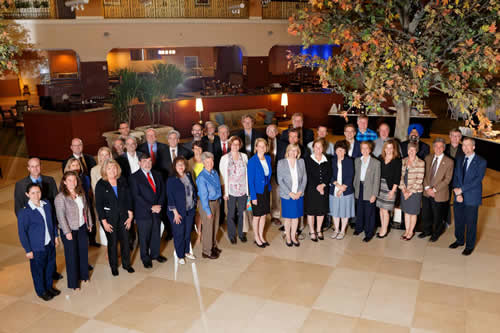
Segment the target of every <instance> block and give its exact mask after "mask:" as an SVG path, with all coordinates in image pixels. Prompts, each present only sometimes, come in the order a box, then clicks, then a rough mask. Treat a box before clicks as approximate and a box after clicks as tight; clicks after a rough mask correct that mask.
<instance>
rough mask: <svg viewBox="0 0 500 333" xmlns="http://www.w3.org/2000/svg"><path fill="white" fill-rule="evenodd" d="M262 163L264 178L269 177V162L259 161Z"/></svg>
mask: <svg viewBox="0 0 500 333" xmlns="http://www.w3.org/2000/svg"><path fill="white" fill-rule="evenodd" d="M259 161H260V164H262V169H264V176H268V175H269V166H268V165H267V161H266V159H263V160H261V159H259Z"/></svg>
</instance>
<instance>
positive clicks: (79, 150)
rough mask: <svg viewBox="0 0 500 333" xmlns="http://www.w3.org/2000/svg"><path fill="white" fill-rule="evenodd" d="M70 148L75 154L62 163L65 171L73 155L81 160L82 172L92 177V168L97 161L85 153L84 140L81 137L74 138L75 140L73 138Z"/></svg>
mask: <svg viewBox="0 0 500 333" xmlns="http://www.w3.org/2000/svg"><path fill="white" fill-rule="evenodd" d="M69 149H71V152H72V153H73V154H72V155H71V156H70V157H68V158H67V159H66V160H64V162H63V163H62V170H63V172H64V168H65V167H66V163H68V160H69V159H70V158H71V157H74V158H76V159H77V160H78V161H80V167H81V170H82V172H83V173H84V174H85V175H87V176H89V177H90V170H91V169H92V168H93V167H95V166H96V164H97V163H96V162H95V159H94V157H92V156H91V155H87V154H84V153H83V141H82V140H81V139H79V138H74V139H73V140H71V146H69Z"/></svg>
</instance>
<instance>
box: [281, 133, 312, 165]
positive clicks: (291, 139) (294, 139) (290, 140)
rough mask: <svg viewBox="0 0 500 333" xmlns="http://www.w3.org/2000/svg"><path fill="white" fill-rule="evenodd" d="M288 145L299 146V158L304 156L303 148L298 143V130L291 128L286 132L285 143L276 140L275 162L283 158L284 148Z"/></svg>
mask: <svg viewBox="0 0 500 333" xmlns="http://www.w3.org/2000/svg"><path fill="white" fill-rule="evenodd" d="M290 144H296V145H299V148H300V156H301V157H302V156H304V154H305V151H304V146H302V145H301V144H300V142H299V129H297V128H291V129H289V130H288V136H287V141H284V140H278V150H277V155H276V161H279V160H281V159H283V158H285V153H286V147H288V145H290ZM276 163H277V162H276Z"/></svg>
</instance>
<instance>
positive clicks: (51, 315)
mask: <svg viewBox="0 0 500 333" xmlns="http://www.w3.org/2000/svg"><path fill="white" fill-rule="evenodd" d="M87 320H88V319H87V318H84V317H80V316H76V315H74V314H71V313H67V312H62V311H57V310H50V311H49V312H48V313H47V314H46V315H44V316H43V317H42V318H40V319H39V320H37V321H36V322H34V323H33V324H31V325H30V326H29V327H28V328H26V329H24V330H23V333H46V332H74V331H76V330H77V329H78V328H79V327H81V326H82V325H83V324H85V323H86V322H87Z"/></svg>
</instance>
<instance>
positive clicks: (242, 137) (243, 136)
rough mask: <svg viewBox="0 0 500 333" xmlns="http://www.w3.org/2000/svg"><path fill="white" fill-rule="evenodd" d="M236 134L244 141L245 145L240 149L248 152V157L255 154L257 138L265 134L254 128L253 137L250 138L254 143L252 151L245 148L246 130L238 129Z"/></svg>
mask: <svg viewBox="0 0 500 333" xmlns="http://www.w3.org/2000/svg"><path fill="white" fill-rule="evenodd" d="M236 136H238V137H239V138H240V139H241V142H243V145H242V146H241V148H240V151H241V152H242V153H246V154H247V155H248V157H252V156H253V154H254V148H255V140H257V139H258V138H264V135H263V134H262V133H260V132H259V131H257V130H256V129H255V128H252V137H251V140H250V142H251V143H252V147H251V149H250V152H247V151H246V148H245V130H244V129H242V130H240V131H238V132H237V133H236Z"/></svg>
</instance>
